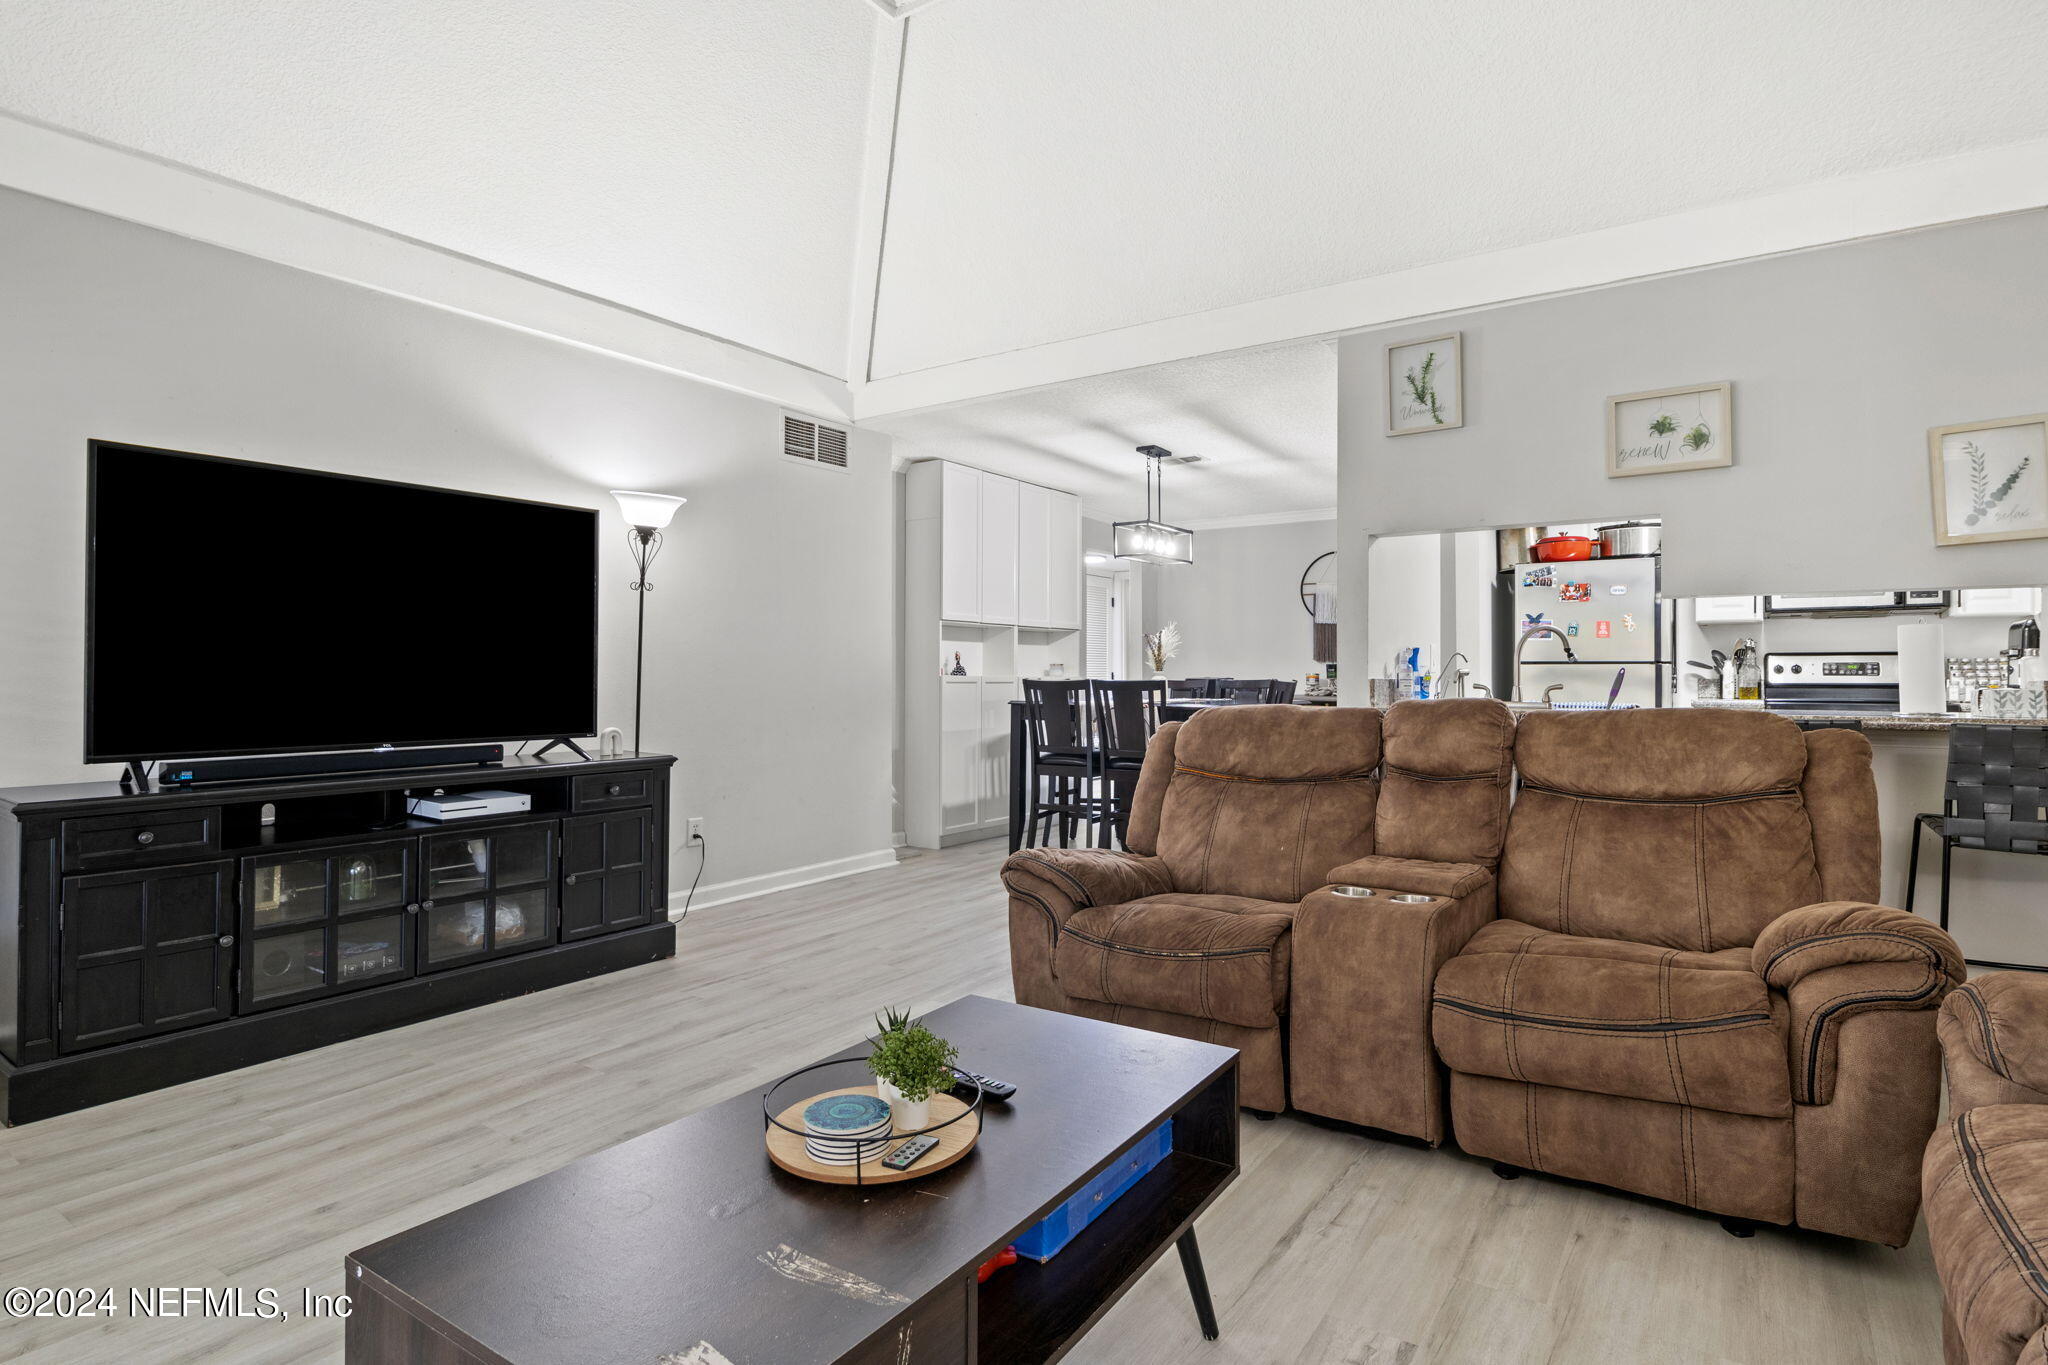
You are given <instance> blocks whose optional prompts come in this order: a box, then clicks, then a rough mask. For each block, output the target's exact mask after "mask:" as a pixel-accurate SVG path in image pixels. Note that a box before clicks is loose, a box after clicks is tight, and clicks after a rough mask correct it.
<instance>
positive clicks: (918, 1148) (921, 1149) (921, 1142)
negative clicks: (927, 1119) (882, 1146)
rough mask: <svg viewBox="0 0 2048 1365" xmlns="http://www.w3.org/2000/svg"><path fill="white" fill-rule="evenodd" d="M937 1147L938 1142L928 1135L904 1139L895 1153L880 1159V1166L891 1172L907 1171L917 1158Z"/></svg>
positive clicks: (915, 1162)
mask: <svg viewBox="0 0 2048 1365" xmlns="http://www.w3.org/2000/svg"><path fill="white" fill-rule="evenodd" d="M938 1145H939V1140H938V1139H937V1138H935V1137H933V1136H932V1135H931V1134H930V1133H926V1134H924V1135H923V1136H921V1137H914V1138H909V1139H906V1140H905V1141H904V1142H903V1143H902V1145H901V1146H899V1147H897V1149H896V1150H895V1151H893V1152H891V1153H889V1155H887V1156H885V1157H883V1158H882V1164H883V1165H884V1166H887V1167H888V1168H889V1169H890V1170H892V1171H907V1170H909V1169H910V1168H911V1167H912V1166H914V1165H916V1164H917V1159H918V1158H919V1157H921V1156H923V1155H924V1154H925V1153H926V1152H929V1151H930V1150H931V1149H932V1148H934V1147H936V1146H938Z"/></svg>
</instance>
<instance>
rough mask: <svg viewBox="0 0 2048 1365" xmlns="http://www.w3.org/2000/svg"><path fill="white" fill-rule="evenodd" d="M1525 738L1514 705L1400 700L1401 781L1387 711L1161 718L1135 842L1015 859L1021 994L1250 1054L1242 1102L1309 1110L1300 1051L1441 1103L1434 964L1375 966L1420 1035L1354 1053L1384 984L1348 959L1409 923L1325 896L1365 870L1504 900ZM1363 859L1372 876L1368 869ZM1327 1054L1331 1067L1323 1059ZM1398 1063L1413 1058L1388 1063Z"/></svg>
mask: <svg viewBox="0 0 2048 1365" xmlns="http://www.w3.org/2000/svg"><path fill="white" fill-rule="evenodd" d="M1512 731H1513V726H1512V724H1511V723H1510V721H1509V719H1508V714H1507V711H1506V709H1505V708H1503V707H1502V706H1500V704H1499V703H1497V702H1491V701H1483V700H1474V701H1469V702H1467V701H1456V702H1427V703H1404V704H1402V705H1400V706H1396V707H1394V708H1393V709H1392V710H1391V711H1390V712H1388V713H1387V714H1386V718H1385V734H1386V738H1387V745H1388V748H1387V755H1386V757H1387V767H1386V770H1385V773H1384V775H1382V774H1381V772H1380V767H1381V734H1382V718H1381V713H1380V712H1378V711H1376V710H1367V709H1363V708H1339V709H1333V710H1328V711H1310V710H1306V709H1303V708H1300V707H1293V706H1240V707H1231V708H1228V709H1219V710H1215V711H1209V712H1205V713H1204V714H1202V715H1200V716H1198V717H1196V718H1195V719H1193V720H1190V721H1188V722H1186V723H1184V724H1170V725H1163V726H1161V727H1160V728H1159V731H1158V733H1157V734H1156V735H1155V736H1154V737H1153V739H1152V743H1151V746H1150V748H1149V749H1148V750H1147V751H1146V755H1145V765H1144V769H1143V771H1142V773H1141V774H1140V776H1139V779H1138V785H1137V789H1136V791H1135V793H1134V795H1133V798H1132V812H1131V820H1130V828H1129V831H1128V833H1127V835H1126V838H1125V846H1126V849H1127V850H1128V851H1126V852H1109V851H1105V850H1095V849H1054V848H1033V849H1025V850H1023V851H1021V852H1018V853H1015V854H1012V855H1011V856H1010V859H1009V861H1007V862H1006V863H1005V864H1004V865H1003V882H1004V884H1005V885H1006V886H1007V887H1008V889H1009V892H1010V909H1009V915H1010V965H1011V973H1012V976H1013V979H1014V983H1015V987H1016V994H1017V999H1018V1001H1019V1002H1021V1003H1023V1004H1027V1005H1037V1006H1040V1007H1042V1008H1046V1009H1057V1010H1064V1011H1067V1012H1069V1013H1073V1014H1081V1015H1086V1016H1089V1017H1091V1018H1097V1019H1107V1020H1111V1021H1114V1022H1117V1023H1123V1024H1130V1025H1133V1026H1136V1027H1139V1028H1149V1029H1154V1030H1157V1031H1159V1032H1162V1033H1172V1034H1177V1035H1179V1036H1181V1037H1188V1038H1199V1039H1203V1040H1205V1041H1209V1042H1216V1043H1221V1044H1224V1045H1225V1046H1229V1047H1235V1048H1237V1049H1238V1050H1239V1052H1240V1054H1241V1056H1240V1059H1239V1070H1238V1086H1239V1096H1238V1097H1239V1100H1240V1101H1241V1102H1242V1103H1243V1104H1245V1105H1246V1106H1248V1107H1250V1108H1253V1109H1258V1110H1265V1111H1278V1110H1281V1109H1284V1108H1286V1107H1287V1103H1288V1088H1289V1083H1288V1075H1287V1069H1286V1068H1287V1066H1289V1065H1290V1064H1291V1065H1292V1066H1293V1068H1294V1069H1295V1074H1296V1075H1297V1076H1301V1075H1304V1074H1306V1075H1308V1076H1310V1077H1311V1082H1310V1091H1311V1094H1313V1095H1316V1096H1319V1097H1320V1096H1323V1095H1332V1096H1340V1097H1341V1095H1342V1094H1344V1093H1345V1091H1346V1087H1350V1088H1353V1089H1355V1088H1356V1087H1357V1086H1358V1085H1359V1083H1360V1079H1361V1077H1362V1076H1371V1077H1372V1078H1373V1079H1374V1081H1375V1083H1381V1082H1382V1080H1383V1082H1384V1084H1385V1085H1386V1087H1387V1088H1388V1089H1389V1091H1390V1092H1392V1093H1393V1094H1394V1095H1395V1096H1396V1102H1397V1104H1398V1105H1400V1106H1415V1107H1426V1106H1427V1105H1428V1104H1429V1103H1430V1098H1429V1094H1428V1091H1429V1087H1430V1086H1432V1085H1433V1084H1434V1082H1435V1077H1436V1074H1437V1068H1436V1063H1435V1060H1434V1058H1433V1057H1431V1056H1430V1054H1429V1051H1428V1046H1427V1002H1428V998H1429V981H1428V976H1429V973H1430V971H1433V966H1432V967H1431V968H1430V969H1429V970H1423V969H1422V968H1420V967H1419V966H1418V967H1416V968H1415V969H1414V970H1415V971H1421V972H1422V974H1420V975H1416V974H1414V972H1413V971H1409V970H1407V969H1406V968H1398V969H1389V968H1386V967H1378V968H1376V970H1375V972H1373V973H1370V974H1368V977H1367V979H1366V981H1365V985H1366V986H1367V987H1368V989H1367V990H1366V991H1365V992H1364V996H1365V997H1369V996H1370V995H1372V993H1373V991H1372V989H1371V988H1376V987H1378V986H1379V985H1381V984H1383V983H1384V982H1386V981H1387V980H1389V979H1391V980H1394V981H1395V982H1396V983H1397V985H1396V987H1395V989H1398V990H1399V991H1400V992H1402V1004H1403V1007H1404V1008H1405V1014H1404V1012H1403V1009H1396V1010H1395V1011H1394V1012H1393V1017H1395V1018H1397V1019H1398V1020H1399V1021H1400V1025H1401V1026H1402V1027H1405V1028H1406V1029H1407V1030H1408V1033H1407V1034H1406V1035H1405V1037H1406V1039H1407V1043H1408V1046H1407V1049H1406V1051H1405V1052H1403V1053H1402V1054H1401V1056H1400V1057H1399V1059H1398V1063H1397V1062H1396V1060H1395V1059H1393V1058H1378V1059H1375V1058H1374V1057H1372V1056H1370V1055H1365V1056H1354V1055H1353V1053H1354V1051H1355V1048H1354V1044H1355V1043H1356V1041H1357V1036H1358V1034H1359V1033H1360V1031H1361V1030H1362V1029H1366V1028H1368V1027H1369V1026H1371V1025H1372V1024H1373V1023H1374V1020H1373V1019H1372V1018H1371V1017H1368V1016H1364V1015H1360V1014H1358V1013H1357V1011H1358V1010H1359V1009H1360V1008H1361V1003H1360V1002H1361V999H1362V998H1363V997H1362V996H1361V993H1360V992H1358V991H1357V990H1355V989H1354V986H1355V985H1356V984H1357V983H1355V982H1353V981H1352V980H1350V979H1349V978H1350V974H1351V966H1350V963H1351V962H1352V957H1351V956H1347V955H1356V954H1360V953H1363V954H1366V955H1368V956H1370V955H1373V954H1375V953H1376V952H1378V951H1379V950H1380V949H1381V948H1383V947H1385V945H1386V944H1387V943H1390V942H1396V941H1400V940H1401V939H1402V937H1403V935H1404V934H1405V933H1407V932H1408V931H1407V930H1399V929H1397V930H1396V931H1394V933H1393V935H1392V938H1390V939H1385V940H1383V939H1381V938H1378V937H1376V936H1375V935H1374V934H1372V933H1370V932H1364V931H1363V930H1362V928H1361V926H1362V925H1363V923H1364V918H1363V917H1364V916H1366V915H1367V914H1368V913H1369V912H1366V911H1361V910H1358V909H1356V908H1355V907H1353V906H1350V905H1345V906H1341V907H1323V906H1322V905H1321V903H1320V901H1319V900H1318V898H1317V896H1316V895H1314V894H1312V893H1315V892H1317V891H1318V890H1319V889H1320V888H1322V887H1323V886H1324V885H1325V883H1326V882H1327V881H1329V880H1330V873H1331V870H1332V869H1334V868H1339V867H1345V866H1346V865H1352V867H1353V869H1354V873H1355V875H1359V876H1370V877H1372V878H1373V879H1374V880H1376V881H1377V882H1378V883H1379V884H1380V885H1385V886H1390V887H1391V886H1399V885H1405V884H1407V883H1406V882H1405V881H1403V878H1404V877H1423V876H1433V877H1435V878H1436V879H1437V882H1438V883H1439V884H1441V885H1443V886H1444V887H1445V888H1447V889H1455V888H1462V887H1465V883H1466V882H1468V881H1471V880H1473V879H1475V878H1476V879H1477V882H1478V883H1484V890H1483V891H1477V890H1474V891H1473V896H1474V898H1473V899H1472V900H1471V901H1469V902H1456V903H1457V904H1459V905H1460V909H1459V911H1458V916H1461V917H1470V916H1472V915H1474V914H1475V913H1477V912H1478V910H1479V908H1480V907H1481V906H1483V907H1484V908H1485V913H1487V914H1490V913H1491V908H1490V907H1491V878H1492V872H1491V866H1492V861H1493V856H1494V854H1496V853H1497V852H1498V850H1499V846H1500V837H1501V831H1502V828H1503V825H1504V817H1505V810H1506V800H1507V752H1508V744H1509V740H1510V737H1511V735H1512ZM1376 853H1385V854H1390V855H1391V856H1384V857H1379V858H1377V859H1374V858H1373V855H1375V854H1376ZM1436 858H1445V859H1449V860H1450V861H1449V863H1448V864H1446V865H1444V866H1443V867H1442V869H1441V870H1437V868H1438V865H1437V864H1436V863H1433V862H1432V863H1422V862H1415V861H1404V860H1417V859H1436ZM1361 859H1368V860H1371V863H1372V866H1371V869H1370V871H1357V870H1356V869H1357V868H1358V867H1360V866H1362V865H1361V864H1360V861H1359V860H1361ZM1417 884H1420V883H1417ZM1466 889H1467V890H1471V889H1472V888H1466ZM1460 894H1461V895H1462V894H1464V891H1462V890H1461V891H1460ZM1382 904H1384V905H1385V906H1386V913H1387V914H1388V915H1389V916H1392V915H1395V914H1396V913H1397V909H1396V907H1393V906H1392V905H1391V903H1382ZM1453 904H1454V901H1453V900H1449V899H1446V900H1442V901H1441V903H1440V904H1438V903H1435V902H1433V903H1432V905H1422V906H1402V907H1398V913H1399V918H1400V921H1401V923H1402V924H1404V925H1409V926H1423V925H1426V924H1428V923H1430V922H1432V920H1433V918H1434V916H1433V914H1432V913H1431V912H1432V907H1433V906H1434V907H1435V908H1438V909H1445V908H1449V907H1451V906H1452V905H1453ZM1303 916H1309V917H1310V918H1311V919H1312V920H1313V921H1314V923H1315V930H1314V932H1315V942H1316V943H1317V944H1318V945H1319V951H1320V950H1321V948H1322V947H1325V946H1326V947H1328V949H1329V951H1330V955H1331V962H1332V964H1333V966H1332V969H1331V970H1329V971H1320V972H1316V973H1312V975H1313V976H1314V979H1315V981H1316V983H1317V985H1316V987H1315V988H1313V989H1312V990H1311V991H1310V999H1311V1001H1312V1004H1311V1007H1310V1009H1309V1012H1308V1014H1307V1015H1305V1016H1304V1015H1301V1014H1299V1013H1297V1014H1296V1017H1295V1023H1294V1025H1293V1029H1294V1041H1293V1044H1292V1049H1291V1051H1292V1061H1291V1063H1290V1062H1289V1061H1288V1052H1289V1047H1288V1044H1287V1039H1288V1034H1289V1013H1290V1008H1298V1007H1295V1006H1293V1005H1292V1004H1291V1002H1292V1000H1293V998H1294V989H1295V987H1294V983H1295V979H1296V975H1297V973H1300V972H1302V971H1304V970H1305V969H1306V968H1307V965H1308V964H1306V963H1305V962H1304V961H1303V959H1302V955H1301V950H1300V949H1299V948H1298V947H1297V945H1296V942H1295V936H1296V933H1297V925H1298V923H1300V922H1301V917H1303ZM1463 932H1465V933H1469V932H1470V929H1469V928H1467V929H1464V930H1463ZM1436 935H1437V936H1436V937H1435V939H1434V942H1437V943H1448V944H1450V947H1449V949H1448V951H1455V950H1456V948H1457V946H1460V945H1461V944H1462V942H1463V940H1462V938H1455V939H1454V938H1453V937H1451V936H1450V930H1449V929H1448V928H1445V929H1441V930H1438V931H1436ZM1431 951H1434V949H1431ZM1422 956H1423V958H1427V956H1428V953H1427V952H1425V953H1423V955H1422ZM1340 959H1341V960H1340ZM1420 960H1421V959H1417V961H1418V962H1419V961H1420ZM1407 961H1408V959H1407V958H1404V959H1403V962H1404V963H1405V962H1407ZM1304 1020H1306V1021H1307V1029H1306V1032H1304ZM1325 1053H1327V1054H1328V1056H1329V1058H1330V1064H1329V1065H1328V1066H1326V1067H1320V1068H1318V1067H1317V1066H1314V1065H1311V1064H1310V1061H1311V1058H1312V1057H1313V1058H1317V1059H1320V1058H1321V1057H1323V1056H1324V1054H1325ZM1397 1065H1405V1066H1406V1067H1407V1068H1408V1069H1407V1071H1406V1072H1403V1073H1401V1074H1399V1075H1390V1076H1388V1077H1385V1078H1382V1077H1381V1070H1383V1069H1384V1068H1387V1067H1394V1066H1397ZM1305 1066H1306V1067H1307V1068H1308V1070H1307V1071H1306V1072H1304V1070H1303V1068H1304V1067H1305ZM1361 1067H1362V1068H1363V1070H1360V1068H1361ZM1319 1087H1320V1088H1319ZM1417 1096H1420V1097H1421V1098H1420V1099H1417V1098H1415V1097H1417ZM1299 1102H1300V1101H1299V1100H1297V1103H1299ZM1319 1102H1320V1100H1319ZM1332 1102H1333V1103H1334V1102H1335V1101H1332ZM1387 1107H1388V1108H1389V1109H1392V1108H1393V1107H1395V1105H1389V1106H1387ZM1318 1112H1330V1111H1326V1110H1318ZM1375 1112H1377V1110H1375ZM1334 1116H1336V1117H1347V1118H1356V1116H1355V1115H1354V1114H1353V1113H1350V1112H1348V1111H1347V1112H1342V1113H1336V1114H1335V1115H1334ZM1356 1121H1360V1122H1370V1121H1372V1120H1371V1119H1370V1118H1357V1119H1356Z"/></svg>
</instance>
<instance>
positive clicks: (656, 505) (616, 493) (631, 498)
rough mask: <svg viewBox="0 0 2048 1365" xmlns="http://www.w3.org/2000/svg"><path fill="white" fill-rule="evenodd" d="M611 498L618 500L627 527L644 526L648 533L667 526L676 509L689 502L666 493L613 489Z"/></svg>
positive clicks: (686, 499)
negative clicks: (624, 515) (631, 491)
mask: <svg viewBox="0 0 2048 1365" xmlns="http://www.w3.org/2000/svg"><path fill="white" fill-rule="evenodd" d="M612 496H613V497H615V498H617V499H618V500H619V510H620V511H621V512H624V513H625V514H626V524H627V525H629V526H645V527H646V528H647V529H648V530H650V531H659V530H660V529H661V528H662V527H664V526H666V525H668V524H669V522H670V520H671V519H673V518H674V516H675V514H676V509H677V508H678V507H681V506H682V505H683V504H684V503H686V502H688V501H689V499H688V498H674V497H670V496H669V495H668V494H666V493H629V492H627V491H626V490H624V489H622V488H614V489H613V490H612Z"/></svg>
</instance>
